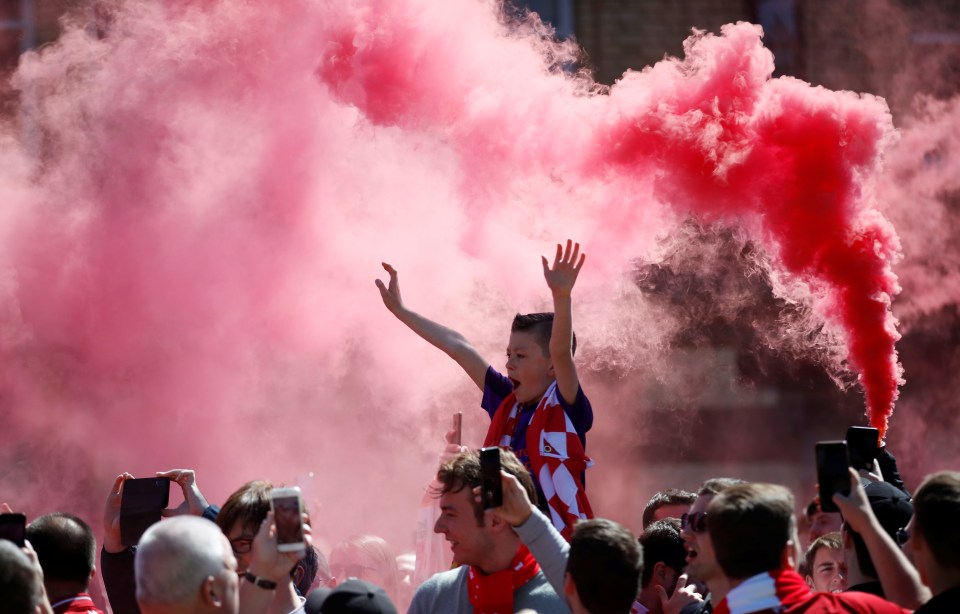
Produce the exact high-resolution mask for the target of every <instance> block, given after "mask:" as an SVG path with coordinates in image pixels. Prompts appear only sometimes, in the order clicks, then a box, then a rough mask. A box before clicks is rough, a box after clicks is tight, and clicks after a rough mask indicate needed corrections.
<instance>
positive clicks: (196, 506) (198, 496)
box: [157, 469, 209, 518]
mask: <svg viewBox="0 0 960 614" xmlns="http://www.w3.org/2000/svg"><path fill="white" fill-rule="evenodd" d="M157 477H158V478H169V479H170V481H171V482H176V483H177V485H178V486H180V490H181V491H182V492H183V502H182V503H181V504H180V505H178V506H177V507H175V508H172V509H169V508H168V509H164V510H163V511H161V512H160V515H161V516H163V517H165V518H166V517H169V516H182V515H186V514H190V515H193V516H203V511H204V510H205V509H207V507H208V506H209V504H208V503H207V500H206V499H205V498H204V496H203V493H201V492H200V488H199V487H198V486H197V475H196V473H195V472H194V471H193V469H171V470H170V471H163V472H160V471H158V472H157Z"/></svg>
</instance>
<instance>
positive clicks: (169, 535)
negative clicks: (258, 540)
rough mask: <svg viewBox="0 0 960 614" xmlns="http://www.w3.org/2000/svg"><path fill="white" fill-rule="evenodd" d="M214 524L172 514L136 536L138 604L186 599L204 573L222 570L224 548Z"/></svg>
mask: <svg viewBox="0 0 960 614" xmlns="http://www.w3.org/2000/svg"><path fill="white" fill-rule="evenodd" d="M228 547H229V546H228V544H227V541H226V539H225V538H224V535H223V533H222V532H221V531H220V529H218V528H217V526H216V525H215V524H213V523H212V522H210V521H209V520H206V519H204V518H199V517H197V516H176V517H174V518H170V519H169V520H164V521H162V522H158V523H156V524H154V525H152V526H151V527H150V528H149V529H147V531H146V532H145V533H144V534H143V537H141V538H140V543H139V545H138V547H137V554H136V559H134V568H135V572H136V578H137V601H138V602H139V603H141V604H144V603H147V604H153V605H165V606H171V605H178V604H185V603H189V602H190V600H191V599H193V598H194V597H195V596H196V595H198V594H199V593H198V589H199V588H200V586H201V585H202V584H203V582H204V581H205V580H206V579H207V578H208V577H211V576H212V577H214V578H216V577H218V576H219V575H221V574H222V573H223V572H224V559H225V558H226V555H227V552H226V549H227V548H228Z"/></svg>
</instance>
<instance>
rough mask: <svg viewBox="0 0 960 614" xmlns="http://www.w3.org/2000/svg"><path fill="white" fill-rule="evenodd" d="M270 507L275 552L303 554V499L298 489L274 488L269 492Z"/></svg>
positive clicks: (305, 546) (304, 549)
mask: <svg viewBox="0 0 960 614" xmlns="http://www.w3.org/2000/svg"><path fill="white" fill-rule="evenodd" d="M270 507H271V509H272V510H273V522H274V523H275V524H276V527H277V550H278V551H280V552H305V551H306V549H307V545H306V541H305V539H304V533H303V497H301V495H300V489H299V488H298V487H296V486H294V487H293V488H274V489H273V490H271V491H270Z"/></svg>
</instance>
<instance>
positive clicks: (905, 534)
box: [896, 529, 910, 546]
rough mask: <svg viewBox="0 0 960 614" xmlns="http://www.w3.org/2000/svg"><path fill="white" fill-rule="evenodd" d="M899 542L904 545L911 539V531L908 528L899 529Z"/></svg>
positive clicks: (897, 536)
mask: <svg viewBox="0 0 960 614" xmlns="http://www.w3.org/2000/svg"><path fill="white" fill-rule="evenodd" d="M896 538H897V544H898V545H900V546H902V545H904V544H905V543H907V542H908V541H909V540H910V532H909V531H907V530H906V529H897V535H896Z"/></svg>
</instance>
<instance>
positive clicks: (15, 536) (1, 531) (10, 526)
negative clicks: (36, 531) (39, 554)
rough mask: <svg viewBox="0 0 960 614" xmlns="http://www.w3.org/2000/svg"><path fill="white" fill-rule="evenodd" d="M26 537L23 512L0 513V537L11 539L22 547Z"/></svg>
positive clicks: (25, 521)
mask: <svg viewBox="0 0 960 614" xmlns="http://www.w3.org/2000/svg"><path fill="white" fill-rule="evenodd" d="M26 538H27V517H26V516H25V515H23V514H18V513H12V514H0V539H5V540H7V541H11V542H13V543H15V544H16V545H17V547H18V548H23V544H24V542H25V540H26Z"/></svg>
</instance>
